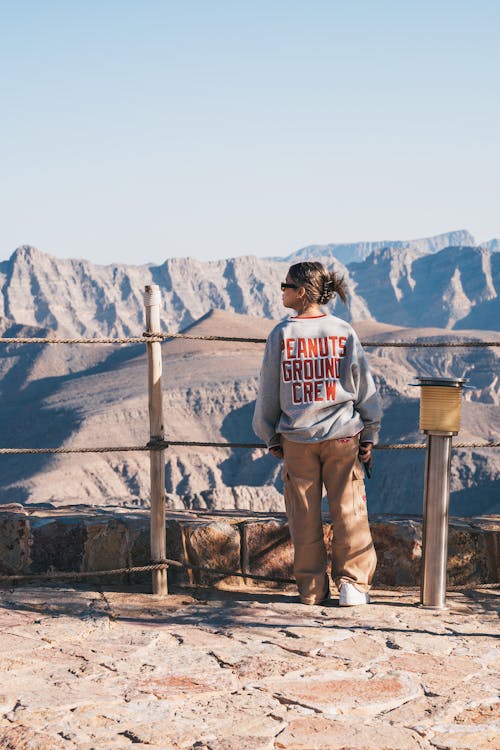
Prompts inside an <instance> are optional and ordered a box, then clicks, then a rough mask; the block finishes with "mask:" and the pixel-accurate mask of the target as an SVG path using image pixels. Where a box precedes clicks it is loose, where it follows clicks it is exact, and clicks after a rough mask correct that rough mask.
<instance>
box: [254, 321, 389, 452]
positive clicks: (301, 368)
mask: <svg viewBox="0 0 500 750" xmlns="http://www.w3.org/2000/svg"><path fill="white" fill-rule="evenodd" d="M381 414H382V410H381V406H380V400H379V397H378V395H377V392H376V390H375V384H374V382H373V378H372V376H371V374H370V371H369V369H368V363H367V361H366V357H365V354H364V352H363V348H362V346H361V344H360V342H359V339H358V337H357V335H356V333H355V332H354V330H353V329H352V328H351V326H350V325H349V324H348V323H346V322H345V321H343V320H341V319H340V318H336V317H334V316H333V315H322V316H319V317H315V318H294V317H290V318H286V319H285V320H282V321H281V323H278V325H277V326H275V328H273V330H272V331H271V333H270V334H269V337H268V339H267V343H266V349H265V352H264V360H263V362H262V370H261V373H260V385H259V393H258V396H257V402H256V404H255V413H254V417H253V429H254V431H255V433H256V434H257V435H258V436H259V437H260V438H261V439H262V440H264V441H265V442H266V443H267V445H269V446H272V445H279V442H280V437H279V436H280V435H281V434H282V435H285V437H286V438H287V439H288V440H295V441H296V442H299V443H314V442H317V441H320V440H331V439H335V438H343V437H352V436H353V435H356V434H357V433H358V432H361V440H367V441H372V442H374V443H376V442H377V438H378V432H379V429H380V419H381Z"/></svg>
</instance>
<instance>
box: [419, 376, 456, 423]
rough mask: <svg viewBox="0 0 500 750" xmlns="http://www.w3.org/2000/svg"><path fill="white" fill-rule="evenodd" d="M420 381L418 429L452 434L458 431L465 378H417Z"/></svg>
mask: <svg viewBox="0 0 500 750" xmlns="http://www.w3.org/2000/svg"><path fill="white" fill-rule="evenodd" d="M417 380H419V381H420V383H419V385H420V386H421V391H420V429H421V430H422V431H423V432H441V433H447V434H450V433H452V434H453V435H456V434H457V433H458V431H459V429H460V414H461V410H462V388H463V385H464V383H465V378H417Z"/></svg>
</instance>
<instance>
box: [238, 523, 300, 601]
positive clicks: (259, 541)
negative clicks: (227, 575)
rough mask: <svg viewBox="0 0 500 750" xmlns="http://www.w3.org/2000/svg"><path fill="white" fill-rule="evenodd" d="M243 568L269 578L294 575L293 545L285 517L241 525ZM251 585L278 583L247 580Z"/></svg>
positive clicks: (245, 570) (247, 571)
mask: <svg viewBox="0 0 500 750" xmlns="http://www.w3.org/2000/svg"><path fill="white" fill-rule="evenodd" d="M242 539H243V571H244V572H245V573H253V574H254V575H260V576H269V577H270V578H293V545H292V542H291V539H290V530H289V528H288V522H287V521H286V519H270V520H265V521H247V522H245V523H244V524H243V533H242ZM247 581H248V583H249V584H250V585H252V586H256V585H257V586H258V585H263V586H266V587H269V586H271V587H272V586H273V585H274V586H281V585H282V584H273V583H271V582H268V581H254V580H252V579H251V578H249V579H247Z"/></svg>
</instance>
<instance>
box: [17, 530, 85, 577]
mask: <svg viewBox="0 0 500 750" xmlns="http://www.w3.org/2000/svg"><path fill="white" fill-rule="evenodd" d="M30 525H31V534H32V548H31V566H30V572H31V573H45V572H46V571H48V570H65V571H71V570H78V571H80V570H82V569H83V568H82V565H83V558H84V555H85V542H86V541H87V529H86V527H85V524H84V522H83V520H82V519H81V518H75V517H73V516H68V517H66V518H60V519H57V520H52V519H47V518H43V517H42V518H34V517H31V519H30Z"/></svg>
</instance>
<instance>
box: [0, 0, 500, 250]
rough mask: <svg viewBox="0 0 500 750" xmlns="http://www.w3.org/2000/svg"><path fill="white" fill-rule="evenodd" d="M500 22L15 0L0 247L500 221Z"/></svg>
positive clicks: (332, 233)
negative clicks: (499, 127)
mask: <svg viewBox="0 0 500 750" xmlns="http://www.w3.org/2000/svg"><path fill="white" fill-rule="evenodd" d="M499 22H500V5H499V4H498V3H497V2H496V0H477V2H475V3H470V2H468V1H467V0H441V2H439V3H435V2H431V0H419V1H418V2H417V0H409V2H405V3H401V2H398V0H378V1H377V2H376V3H373V0H357V2H355V3H343V2H341V1H340V0H307V1H306V0H267V1H266V2H264V0H255V2H252V3H234V2H231V1H230V0H214V2H212V3H206V2H203V1H202V0H186V2H184V3H175V2H173V1H168V0H167V1H166V2H158V1H157V0H143V1H142V2H138V0H130V1H129V2H118V0H106V2H104V3H102V2H97V0H89V1H88V2H85V3H67V2H64V0H44V2H43V3H39V2H37V1H36V0H20V1H19V2H17V3H7V2H1V0H0V24H1V28H2V30H3V34H2V45H1V48H0V63H1V66H2V70H3V72H4V75H3V76H2V83H1V92H2V102H3V105H4V106H3V112H4V116H3V117H2V119H1V121H0V163H1V164H2V177H3V179H2V181H1V183H0V200H1V203H2V209H3V210H2V216H3V221H2V229H1V231H0V258H1V259H4V258H7V257H9V255H10V254H11V253H12V251H13V250H14V249H15V248H16V247H18V246H19V245H24V244H30V245H33V246H35V247H37V248H39V249H40V250H42V251H44V252H46V253H49V254H51V255H56V256H58V257H65V258H69V257H71V258H75V257H80V258H87V259H89V260H91V261H93V262H96V263H100V264H102V263H104V264H106V263H112V262H120V263H130V264H141V263H145V262H154V263H155V262H162V261H163V260H165V258H167V257H174V256H181V257H182V256H192V257H197V258H200V259H203V260H212V259H219V258H227V257H234V256H239V255H246V254H252V255H258V256H280V255H288V254H289V253H291V252H293V251H295V250H297V249H298V248H300V247H304V246H306V245H311V244H327V243H341V242H345V243H351V242H358V241H377V240H405V239H415V238H420V237H429V236H432V235H437V234H442V233H444V232H448V231H453V230H456V229H461V228H467V229H468V230H469V231H470V232H471V233H472V234H473V235H474V237H475V238H476V241H477V242H483V241H487V240H490V239H492V238H494V237H497V238H498V237H500V219H499V216H498V204H499V197H500V189H499V187H500V186H499V181H500V169H499V166H500V159H499V155H500V148H499V139H498V135H497V129H498V126H497V123H498V120H499V119H500V118H499V115H500V102H499V98H498V96H495V95H494V94H495V92H496V91H497V88H498V75H499V70H500V65H499V62H500V45H499V36H500V23H499Z"/></svg>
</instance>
